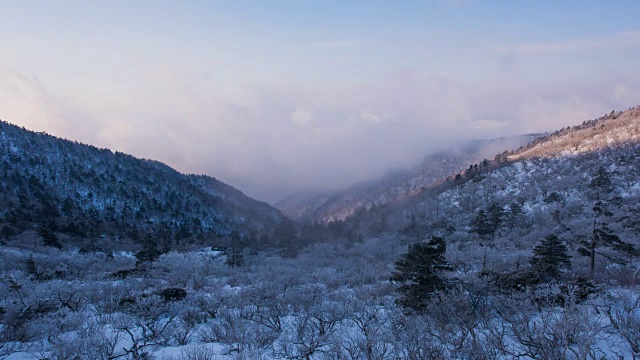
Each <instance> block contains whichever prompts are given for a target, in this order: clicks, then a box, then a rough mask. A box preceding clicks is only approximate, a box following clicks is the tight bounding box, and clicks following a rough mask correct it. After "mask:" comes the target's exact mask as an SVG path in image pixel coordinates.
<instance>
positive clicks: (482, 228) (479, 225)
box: [471, 210, 496, 238]
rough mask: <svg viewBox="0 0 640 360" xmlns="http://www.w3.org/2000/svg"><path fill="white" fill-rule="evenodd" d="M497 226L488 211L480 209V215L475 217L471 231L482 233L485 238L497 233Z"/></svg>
mask: <svg viewBox="0 0 640 360" xmlns="http://www.w3.org/2000/svg"><path fill="white" fill-rule="evenodd" d="M495 231H496V230H495V227H494V225H493V224H492V223H491V220H490V219H489V216H488V215H487V213H486V211H484V210H480V211H479V212H478V215H476V217H475V218H474V219H473V222H472V223H471V232H473V233H476V234H478V235H480V236H481V237H483V238H486V237H489V236H493V234H494V233H495Z"/></svg>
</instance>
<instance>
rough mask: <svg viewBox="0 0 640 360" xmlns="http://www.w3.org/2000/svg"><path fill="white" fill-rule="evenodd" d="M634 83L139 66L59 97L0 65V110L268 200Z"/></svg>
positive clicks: (565, 115) (592, 102)
mask: <svg viewBox="0 0 640 360" xmlns="http://www.w3.org/2000/svg"><path fill="white" fill-rule="evenodd" d="M637 84H638V82H637V81H634V80H633V78H627V79H626V80H625V81H624V82H612V83H610V82H604V83H598V84H591V86H586V85H585V84H565V85H562V86H559V83H545V86H542V87H531V86H527V84H524V85H521V86H520V87H514V86H513V84H509V83H507V82H502V81H496V82H494V83H493V84H488V85H487V84H482V86H479V87H478V88H473V87H470V86H465V84H460V83H457V82H454V81H452V80H450V79H448V78H443V77H434V76H431V77H430V76H421V75H418V74H415V73H413V72H411V71H404V72H394V73H388V74H383V75H380V76H378V77H377V78H375V79H371V80H369V81H363V82H359V83H344V84H341V85H335V84H332V85H318V84H315V85H306V86H304V87H301V86H299V84H295V83H286V82H284V83H279V84H274V83H270V84H258V83H242V82H236V83H234V84H233V85H229V84H218V83H215V82H212V81H205V80H202V78H201V76H200V75H198V74H191V73H189V72H186V71H185V70H184V69H181V68H172V67H153V66H148V67H147V68H145V69H144V71H141V72H140V73H138V74H137V75H136V78H135V81H131V82H128V83H126V84H121V85H120V86H114V88H113V92H114V93H113V94H110V96H104V97H91V98H82V97H75V98H74V97H66V98H61V97H58V96H55V95H53V94H52V91H50V90H48V89H47V87H46V86H45V84H42V83H41V82H39V81H38V79H37V78H36V77H34V76H26V75H24V74H23V73H21V72H19V71H17V70H16V69H12V68H8V67H0V118H2V119H4V120H7V121H10V122H13V123H16V124H19V125H24V126H26V127H27V128H29V129H33V130H37V131H47V132H49V133H53V134H54V135H58V136H61V137H67V138H70V139H74V140H78V141H81V142H85V143H90V144H92V145H95V146H99V147H108V148H111V149H113V150H119V151H123V152H127V153H131V154H133V155H135V156H139V157H145V158H152V159H157V160H160V161H163V162H166V163H167V164H169V165H170V166H173V167H175V168H176V169H178V170H179V171H182V172H190V173H205V174H210V175H212V176H215V177H217V178H219V179H220V180H222V181H225V182H227V183H229V184H231V185H233V186H236V187H238V188H240V189H241V190H243V191H245V192H246V193H248V194H249V195H251V196H254V197H257V198H259V199H262V200H267V201H272V202H273V201H278V200H280V198H282V197H284V196H286V195H288V194H290V193H292V192H296V191H300V190H332V189H338V188H342V187H346V186H348V185H350V184H352V183H354V182H359V181H365V180H368V179H371V178H374V177H377V176H381V175H382V174H385V173H386V172H388V171H389V170H391V169H398V168H402V167H408V166H410V165H412V164H414V163H416V162H417V161H419V160H420V159H422V158H423V157H424V156H425V155H427V154H428V153H429V152H431V151H435V150H440V149H443V148H447V147H450V146H453V145H454V144H455V143H456V142H460V141H464V140H465V139H470V138H479V137H484V138H491V137H494V136H502V135H504V134H505V133H516V134H517V133H525V132H531V131H547V130H555V129H557V128H559V127H563V126H566V125H572V124H576V123H579V122H582V121H584V120H586V119H591V118H594V117H596V116H599V115H602V114H605V113H608V112H609V111H611V109H613V108H622V107H621V106H620V105H619V104H622V103H624V102H629V101H634V97H635V96H637V94H638V93H639V92H638V89H640V88H639V87H638V86H637ZM585 89H588V91H587V90H585ZM562 94H565V95H562ZM602 94H606V95H605V96H604V97H603V95H602ZM635 101H637V99H636V100H635Z"/></svg>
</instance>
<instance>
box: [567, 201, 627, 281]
mask: <svg viewBox="0 0 640 360" xmlns="http://www.w3.org/2000/svg"><path fill="white" fill-rule="evenodd" d="M611 216H613V214H612V213H611V212H610V211H608V210H607V208H606V204H605V203H604V202H602V201H598V202H596V204H595V205H594V207H593V228H592V230H591V238H590V239H589V240H587V241H583V242H582V246H581V247H580V248H578V253H579V254H580V255H583V256H588V257H589V270H590V273H591V276H593V275H594V273H595V267H596V254H599V255H602V256H603V257H605V258H607V259H609V260H612V261H614V262H617V263H623V261H622V260H621V259H617V258H614V257H612V256H609V255H606V254H604V253H602V252H598V248H601V247H608V248H610V249H611V250H614V251H617V252H622V253H624V254H626V255H636V254H637V249H636V248H635V247H634V246H633V244H630V243H627V242H625V241H623V240H622V239H621V238H620V237H619V236H618V235H616V234H614V233H613V231H612V230H611V229H610V228H609V225H608V224H607V223H606V222H604V221H602V219H603V218H608V217H611Z"/></svg>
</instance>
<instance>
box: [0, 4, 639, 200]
mask: <svg viewBox="0 0 640 360" xmlns="http://www.w3.org/2000/svg"><path fill="white" fill-rule="evenodd" d="M0 14H2V21H0V35H1V38H2V41H0V118H1V119H3V120H6V121H9V122H11V123H15V124H18V125H23V126H25V127H27V128H28V129H31V130H36V131H46V132H48V133H51V134H53V135H56V136H60V137H66V138H69V139H73V140H78V141H81V142H85V143H89V144H92V145H96V146H99V147H107V148H110V149H113V150H119V151H123V152H127V153H131V154H134V155H136V156H140V157H146V158H153V159H157V160H160V161H163V162H166V163H167V164H169V165H171V166H173V167H175V168H176V169H178V170H179V171H182V172H190V173H205V174H209V175H212V176H215V177H217V178H218V179H220V180H222V181H225V182H227V183H229V184H231V185H233V186H235V187H238V188H239V189H241V190H243V191H244V192H245V193H247V194H248V195H250V196H253V197H255V198H258V199H261V200H265V201H269V202H274V201H277V200H279V199H280V198H282V197H283V196H285V195H287V194H289V193H293V192H297V191H301V190H330V189H336V188H341V187H344V186H347V185H349V184H352V183H354V182H358V181H362V180H366V179H369V178H371V177H375V176H379V175H381V174H383V173H385V172H386V171H388V170H390V169H396V168H400V167H403V166H408V165H409V164H411V163H413V162H416V161H418V160H419V159H421V158H422V157H423V156H424V155H426V154H427V153H428V152H429V151H432V150H435V149H440V148H443V147H446V146H450V144H453V143H456V142H459V141H461V140H464V139H469V138H489V137H495V136H502V135H510V134H519V133H527V132H534V131H545V130H555V129H558V128H560V127H564V126H568V125H574V124H576V123H579V122H582V121H583V120H585V119H590V118H595V117H598V116H600V115H603V114H605V113H608V112H610V111H611V110H612V109H616V110H623V109H626V108H627V107H630V106H633V105H638V104H640V72H638V64H640V26H639V25H638V14H640V2H638V1H631V0H630V1H606V2H604V1H580V2H577V1H575V2H573V1H535V2H515V1H513V2H505V1H461V0H458V1H453V0H452V1H445V0H443V1H415V2H414V1H386V2H385V1H366V2H365V1H351V2H346V1H321V2H320V1H318V2H311V1H284V0H273V1H188V2H173V1H96V2H89V1H56V2H52V1H2V2H0Z"/></svg>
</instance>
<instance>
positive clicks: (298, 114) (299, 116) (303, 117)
mask: <svg viewBox="0 0 640 360" xmlns="http://www.w3.org/2000/svg"><path fill="white" fill-rule="evenodd" d="M289 118H290V119H291V123H292V124H294V125H296V126H304V125H306V124H307V123H309V122H310V121H311V120H312V119H313V114H312V113H311V111H309V110H307V109H296V110H295V111H294V112H292V113H291V116H290V117H289Z"/></svg>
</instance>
